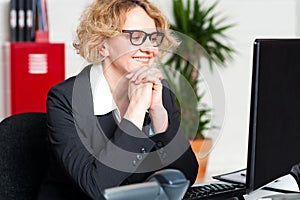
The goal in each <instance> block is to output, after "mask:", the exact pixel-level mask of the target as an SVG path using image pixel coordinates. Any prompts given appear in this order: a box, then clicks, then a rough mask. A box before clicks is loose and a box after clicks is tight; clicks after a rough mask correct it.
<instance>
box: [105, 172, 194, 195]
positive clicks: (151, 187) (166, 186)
mask: <svg viewBox="0 0 300 200" xmlns="http://www.w3.org/2000/svg"><path fill="white" fill-rule="evenodd" d="M189 184H190V181H189V180H187V179H186V178H185V176H184V175H183V173H182V172H181V171H179V170H175V169H164V170H161V171H157V172H155V173H154V174H152V175H151V176H150V177H149V178H148V179H147V180H146V182H144V183H138V184H132V185H126V186H120V187H115V188H109V189H106V190H104V193H103V196H104V200H121V199H122V200H125V199H126V200H141V199H142V200H180V199H182V198H183V196H184V194H185V192H186V190H187V188H188V187H189Z"/></svg>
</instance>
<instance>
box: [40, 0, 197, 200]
mask: <svg viewBox="0 0 300 200" xmlns="http://www.w3.org/2000/svg"><path fill="white" fill-rule="evenodd" d="M167 28H168V25H167V22H166V20H165V18H164V17H163V15H162V13H161V12H160V11H159V10H158V9H157V8H156V7H155V6H153V5H152V4H150V3H149V2H148V1H147V0H95V2H94V3H92V4H91V5H90V6H89V7H88V8H87V9H86V10H85V12H84V13H83V15H82V18H81V23H80V26H79V27H78V30H77V40H76V42H75V43H74V46H75V48H76V49H77V50H78V53H79V54H80V55H81V56H82V57H84V58H85V59H86V60H87V61H89V62H90V63H92V65H90V66H87V67H85V69H84V70H83V71H82V72H81V73H80V74H79V75H77V76H76V77H72V78H69V79H67V80H66V81H64V82H62V83H59V84H58V85H56V86H54V87H53V88H52V89H51V90H50V91H49V94H48V99H47V113H48V127H49V143H50V153H51V160H50V169H49V173H48V176H47V178H46V180H45V181H44V183H43V185H42V187H41V191H40V194H39V199H100V197H101V193H102V191H103V190H104V189H106V188H109V187H115V186H119V185H126V184H133V183H139V182H143V181H145V180H146V179H147V177H148V176H149V175H151V174H152V173H153V172H155V171H158V170H160V169H163V168H173V169H178V170H181V171H182V172H183V173H184V175H185V176H186V178H187V179H189V180H190V183H191V184H192V183H194V181H195V177H196V174H197V170H198V164H197V161H196V159H195V156H194V154H193V152H192V150H191V148H190V146H189V143H188V141H187V140H186V139H185V138H184V136H183V133H182V131H181V130H180V129H179V124H180V123H179V115H178V110H177V108H176V105H175V102H174V96H173V94H172V92H171V90H169V89H168V85H167V83H166V81H165V80H163V76H162V74H161V72H160V71H159V69H158V68H157V67H155V61H156V60H157V58H158V57H159V48H167V47H168V46H170V45H172V39H171V38H170V36H169V35H168V34H167V32H166V31H167Z"/></svg>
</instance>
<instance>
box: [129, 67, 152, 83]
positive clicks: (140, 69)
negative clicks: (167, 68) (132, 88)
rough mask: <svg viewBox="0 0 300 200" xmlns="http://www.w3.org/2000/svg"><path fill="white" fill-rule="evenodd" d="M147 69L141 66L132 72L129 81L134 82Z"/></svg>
mask: <svg viewBox="0 0 300 200" xmlns="http://www.w3.org/2000/svg"><path fill="white" fill-rule="evenodd" d="M148 68H149V67H148V66H143V67H140V68H139V69H138V70H136V71H134V72H132V73H133V74H134V75H133V76H132V77H131V81H136V80H137V79H138V77H139V76H140V75H141V74H143V73H145V71H147V70H148Z"/></svg>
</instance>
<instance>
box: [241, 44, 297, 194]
mask: <svg viewBox="0 0 300 200" xmlns="http://www.w3.org/2000/svg"><path fill="white" fill-rule="evenodd" d="M253 50H254V52H253V53H254V54H253V73H252V91H251V107H250V123H249V125H250V126H249V144H248V161H247V173H246V187H247V193H249V192H251V191H253V190H256V189H258V188H260V187H262V186H263V185H265V184H267V183H269V182H271V181H273V180H275V179H276V178H278V177H281V176H283V175H286V174H288V173H289V172H290V170H291V168H292V166H293V165H294V164H297V163H300V39H256V40H255V42H254V49H253Z"/></svg>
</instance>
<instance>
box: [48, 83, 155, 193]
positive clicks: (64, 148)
mask: <svg viewBox="0 0 300 200" xmlns="http://www.w3.org/2000/svg"><path fill="white" fill-rule="evenodd" d="M71 101H72V81H70V80H67V81H66V82H64V83H62V84H58V85H57V86H54V87H53V88H52V89H51V90H50V91H49V93H48V98H47V118H48V119H47V120H48V130H49V141H50V147H51V150H52V152H53V153H54V155H55V157H56V159H57V161H58V163H59V165H60V166H61V168H62V169H63V170H64V171H65V172H66V173H67V174H68V175H69V176H70V178H71V180H72V181H73V182H74V183H75V184H76V185H78V186H79V187H80V188H81V190H82V191H84V192H85V193H86V194H87V195H88V196H90V197H91V198H92V199H100V197H101V195H102V191H103V190H104V189H105V188H109V187H114V186H118V185H120V184H121V183H122V182H123V181H124V180H125V179H126V178H127V177H129V176H130V175H131V174H132V173H133V172H134V171H135V170H136V169H137V168H138V166H139V165H140V163H142V162H143V160H144V159H145V158H144V157H141V156H140V155H141V152H142V153H147V152H150V150H151V149H153V147H154V145H155V142H154V141H152V140H151V139H150V138H148V137H143V138H141V137H140V135H141V134H143V133H142V132H141V131H140V130H139V129H138V128H137V127H136V126H134V125H133V124H132V123H131V122H129V121H127V120H122V121H121V123H120V125H119V127H118V128H117V130H116V131H115V134H114V135H115V136H114V137H113V138H112V139H111V141H112V142H110V143H106V142H107V141H99V145H102V146H104V148H102V150H101V151H100V152H98V153H97V155H96V156H94V155H92V154H91V152H89V151H88V147H86V146H85V145H84V144H83V142H82V140H81V138H80V137H79V135H78V133H77V131H78V130H77V128H76V125H75V123H74V118H73V113H72V112H73V110H72V102H71ZM128 133H130V134H128ZM120 149H123V150H125V152H130V153H129V154H128V155H126V157H124V156H123V155H122V154H119V153H118V152H119V151H120ZM115 162H117V164H118V163H120V164H121V165H122V166H125V167H126V168H125V169H124V170H120V169H117V167H115V168H114V167H112V166H110V165H109V164H110V163H113V164H114V165H116V163H115ZM122 166H118V167H119V168H120V167H122Z"/></svg>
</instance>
